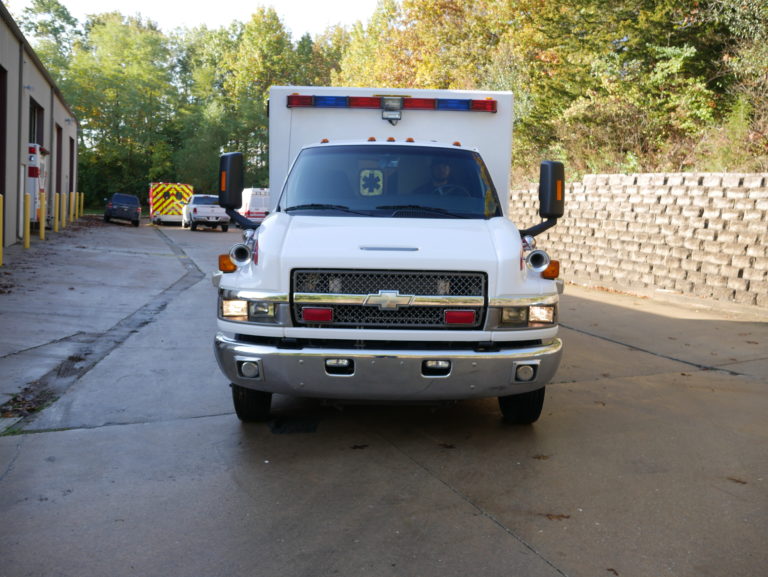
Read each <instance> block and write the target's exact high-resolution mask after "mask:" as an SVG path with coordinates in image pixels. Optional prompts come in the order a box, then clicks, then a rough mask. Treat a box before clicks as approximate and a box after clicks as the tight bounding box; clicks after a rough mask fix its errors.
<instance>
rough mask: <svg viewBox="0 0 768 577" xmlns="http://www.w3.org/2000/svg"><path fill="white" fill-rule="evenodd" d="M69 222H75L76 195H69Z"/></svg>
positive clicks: (71, 193)
mask: <svg viewBox="0 0 768 577" xmlns="http://www.w3.org/2000/svg"><path fill="white" fill-rule="evenodd" d="M69 222H75V193H74V192H70V193H69Z"/></svg>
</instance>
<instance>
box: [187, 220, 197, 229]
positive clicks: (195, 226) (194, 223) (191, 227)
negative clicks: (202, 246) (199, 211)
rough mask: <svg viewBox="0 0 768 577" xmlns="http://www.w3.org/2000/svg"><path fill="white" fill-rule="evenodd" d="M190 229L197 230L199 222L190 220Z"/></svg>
mask: <svg viewBox="0 0 768 577" xmlns="http://www.w3.org/2000/svg"><path fill="white" fill-rule="evenodd" d="M189 230H197V223H196V222H194V221H193V222H190V223H189Z"/></svg>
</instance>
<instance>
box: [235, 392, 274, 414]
mask: <svg viewBox="0 0 768 577" xmlns="http://www.w3.org/2000/svg"><path fill="white" fill-rule="evenodd" d="M232 402H233V403H234V405H235V413H237V418H238V419H240V420H241V421H245V422H248V421H266V420H268V419H269V410H270V408H271V407H272V393H265V392H264V391H254V390H253V389H246V388H245V387H241V386H239V385H236V384H234V383H232Z"/></svg>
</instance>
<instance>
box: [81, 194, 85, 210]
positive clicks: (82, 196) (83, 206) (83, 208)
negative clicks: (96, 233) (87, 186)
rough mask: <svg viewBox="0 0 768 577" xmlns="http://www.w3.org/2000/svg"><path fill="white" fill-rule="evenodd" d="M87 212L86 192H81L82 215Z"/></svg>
mask: <svg viewBox="0 0 768 577" xmlns="http://www.w3.org/2000/svg"><path fill="white" fill-rule="evenodd" d="M84 214H85V193H84V192H81V193H80V216H82V215H84Z"/></svg>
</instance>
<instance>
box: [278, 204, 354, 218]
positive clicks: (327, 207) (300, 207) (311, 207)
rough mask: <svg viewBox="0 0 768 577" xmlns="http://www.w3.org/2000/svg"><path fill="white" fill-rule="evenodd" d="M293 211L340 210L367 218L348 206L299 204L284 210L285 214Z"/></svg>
mask: <svg viewBox="0 0 768 577" xmlns="http://www.w3.org/2000/svg"><path fill="white" fill-rule="evenodd" d="M292 210H340V211H342V212H349V213H351V214H361V215H363V216H367V215H366V214H365V213H362V212H357V211H356V210H352V209H351V208H349V207H348V206H344V205H342V204H321V203H309V204H297V205H295V206H289V207H288V208H284V209H283V211H284V212H291V211H292Z"/></svg>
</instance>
